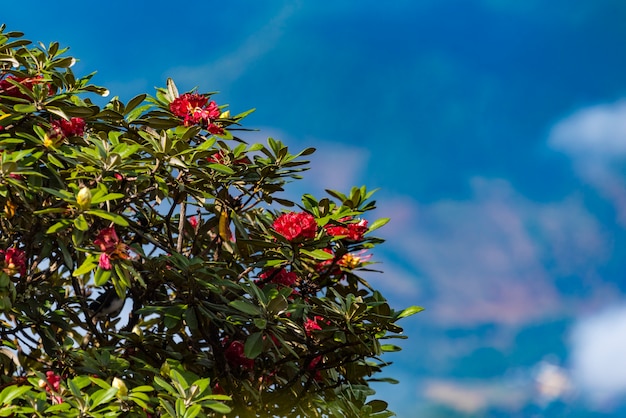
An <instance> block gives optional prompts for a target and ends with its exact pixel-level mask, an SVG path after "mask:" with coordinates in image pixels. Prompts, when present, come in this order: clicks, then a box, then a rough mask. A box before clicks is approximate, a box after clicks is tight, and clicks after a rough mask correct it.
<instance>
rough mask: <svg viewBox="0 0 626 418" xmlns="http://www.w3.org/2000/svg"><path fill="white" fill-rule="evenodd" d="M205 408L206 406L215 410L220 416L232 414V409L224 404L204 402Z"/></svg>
mask: <svg viewBox="0 0 626 418" xmlns="http://www.w3.org/2000/svg"><path fill="white" fill-rule="evenodd" d="M202 405H203V406H206V407H207V408H210V409H212V410H214V411H215V412H218V413H220V414H228V413H230V411H232V409H231V408H230V407H229V406H228V405H226V404H223V403H221V402H210V403H209V402H202Z"/></svg>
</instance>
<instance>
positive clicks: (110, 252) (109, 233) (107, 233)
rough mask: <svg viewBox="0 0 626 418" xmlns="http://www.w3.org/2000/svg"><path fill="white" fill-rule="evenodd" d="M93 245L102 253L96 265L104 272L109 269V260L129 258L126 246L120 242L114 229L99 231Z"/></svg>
mask: <svg viewBox="0 0 626 418" xmlns="http://www.w3.org/2000/svg"><path fill="white" fill-rule="evenodd" d="M93 243H94V245H95V246H96V247H98V248H99V249H100V251H102V252H103V253H102V254H100V259H99V260H98V264H99V266H100V267H101V268H102V269H104V270H110V269H111V260H116V259H123V260H126V259H128V258H129V256H128V246H127V245H126V244H124V243H122V242H120V239H119V238H118V236H117V233H116V232H115V228H114V227H109V228H104V229H103V230H101V231H100V232H99V233H98V236H96V239H94V240H93Z"/></svg>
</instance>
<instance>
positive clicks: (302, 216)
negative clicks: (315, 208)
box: [272, 212, 317, 241]
mask: <svg viewBox="0 0 626 418" xmlns="http://www.w3.org/2000/svg"><path fill="white" fill-rule="evenodd" d="M272 226H273V227H274V230H275V231H276V232H278V233H279V234H280V235H282V236H283V237H285V238H287V239H288V240H289V241H295V240H298V239H310V238H315V234H317V222H315V218H314V217H313V215H311V214H310V213H307V212H299V213H297V212H289V213H283V214H282V215H280V216H279V217H278V218H276V219H275V220H274V223H273V224H272Z"/></svg>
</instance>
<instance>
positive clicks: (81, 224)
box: [74, 215, 89, 231]
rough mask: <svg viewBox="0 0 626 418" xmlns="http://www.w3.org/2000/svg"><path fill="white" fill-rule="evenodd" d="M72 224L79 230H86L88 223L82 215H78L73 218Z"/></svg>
mask: <svg viewBox="0 0 626 418" xmlns="http://www.w3.org/2000/svg"><path fill="white" fill-rule="evenodd" d="M74 226H75V227H76V229H78V230H79V231H88V230H89V224H88V223H87V220H86V219H85V217H84V216H83V215H79V216H78V217H77V218H76V219H74Z"/></svg>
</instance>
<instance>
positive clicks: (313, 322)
mask: <svg viewBox="0 0 626 418" xmlns="http://www.w3.org/2000/svg"><path fill="white" fill-rule="evenodd" d="M323 319H324V318H323V317H321V316H319V315H315V317H314V318H313V319H311V318H307V319H306V321H304V331H305V332H306V335H307V336H309V337H310V336H311V335H312V334H313V331H321V330H322V327H321V326H320V324H319V323H318V322H317V321H321V320H323Z"/></svg>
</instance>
